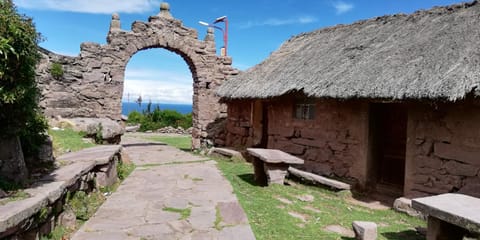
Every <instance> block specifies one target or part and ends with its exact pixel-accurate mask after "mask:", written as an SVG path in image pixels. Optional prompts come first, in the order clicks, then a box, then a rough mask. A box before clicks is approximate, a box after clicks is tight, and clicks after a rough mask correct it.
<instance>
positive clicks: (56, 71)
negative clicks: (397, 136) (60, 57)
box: [50, 63, 63, 79]
mask: <svg viewBox="0 0 480 240" xmlns="http://www.w3.org/2000/svg"><path fill="white" fill-rule="evenodd" d="M50 75H52V77H53V78H55V79H60V78H62V77H63V67H62V65H61V64H60V63H52V65H51V66H50Z"/></svg>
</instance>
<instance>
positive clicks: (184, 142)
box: [145, 136, 192, 152]
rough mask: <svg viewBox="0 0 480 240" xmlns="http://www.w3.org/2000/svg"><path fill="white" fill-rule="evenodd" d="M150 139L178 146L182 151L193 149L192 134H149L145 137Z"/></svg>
mask: <svg viewBox="0 0 480 240" xmlns="http://www.w3.org/2000/svg"><path fill="white" fill-rule="evenodd" d="M145 138H146V139H148V140H152V141H156V142H162V143H165V144H168V145H170V146H172V147H176V148H178V149H180V150H182V151H188V152H189V151H191V150H192V137H191V136H149V137H145Z"/></svg>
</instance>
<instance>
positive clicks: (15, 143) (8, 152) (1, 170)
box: [0, 137, 28, 183]
mask: <svg viewBox="0 0 480 240" xmlns="http://www.w3.org/2000/svg"><path fill="white" fill-rule="evenodd" d="M0 176H2V177H3V178H5V179H6V180H8V181H13V182H17V183H21V182H24V181H26V179H27V177H28V170H27V166H26V165H25V159H24V158H23V151H22V145H21V144H20V139H19V138H18V137H12V138H6V139H0Z"/></svg>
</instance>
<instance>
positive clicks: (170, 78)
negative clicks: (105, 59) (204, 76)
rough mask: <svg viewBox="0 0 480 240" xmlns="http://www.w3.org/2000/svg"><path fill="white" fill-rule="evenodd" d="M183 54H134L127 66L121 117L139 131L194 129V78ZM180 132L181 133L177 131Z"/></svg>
mask: <svg viewBox="0 0 480 240" xmlns="http://www.w3.org/2000/svg"><path fill="white" fill-rule="evenodd" d="M186 61H187V60H185V59H184V58H182V56H180V54H177V53H175V52H172V51H170V50H167V49H164V48H150V49H146V50H141V51H138V52H137V53H135V54H134V55H133V56H131V58H130V59H129V61H128V63H127V65H126V66H125V77H124V84H123V94H122V115H126V116H129V120H128V123H129V124H131V125H137V126H140V129H139V130H140V131H157V130H159V129H162V128H163V129H164V128H166V127H173V128H176V129H178V128H179V127H180V128H181V129H184V130H185V131H184V133H185V134H187V133H190V131H191V130H190V131H188V129H189V128H191V127H192V108H193V102H192V99H193V98H192V96H193V87H192V85H193V77H192V72H191V69H190V68H191V66H189V64H188V63H187V62H186ZM178 132H181V131H178Z"/></svg>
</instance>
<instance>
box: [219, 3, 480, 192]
mask: <svg viewBox="0 0 480 240" xmlns="http://www.w3.org/2000/svg"><path fill="white" fill-rule="evenodd" d="M479 41H480V4H479V3H478V2H477V1H474V2H471V3H465V4H459V5H453V6H448V7H436V8H433V9H430V10H427V11H417V12H415V13H413V14H410V15H405V14H396V15H391V16H383V17H377V18H373V19H369V20H364V21H359V22H355V23H353V24H350V25H337V26H334V27H329V28H324V29H320V30H317V31H314V32H310V33H305V34H300V35H298V36H295V37H293V38H291V39H289V40H288V41H286V42H285V43H284V44H283V45H282V46H281V47H280V49H279V50H277V51H275V52H274V53H272V55H271V56H270V57H268V58H267V59H266V60H265V61H264V62H262V63H260V64H258V65H257V66H254V67H253V68H251V69H249V70H247V71H246V72H243V73H241V74H239V75H238V76H235V77H232V78H230V79H229V80H228V81H226V82H225V83H224V84H223V85H222V86H221V87H220V88H219V90H218V91H217V94H218V95H219V96H220V97H221V98H222V100H223V102H225V103H226V104H227V105H228V121H227V123H226V130H227V136H226V140H225V142H226V145H227V146H230V147H236V148H245V147H252V146H255V147H262V148H272V149H280V150H283V151H285V152H288V153H290V154H293V155H295V156H298V157H300V158H302V159H304V160H305V165H304V166H303V168H304V169H305V170H307V171H311V172H314V173H317V174H321V175H327V176H335V177H339V178H342V179H344V180H350V181H352V182H354V183H356V186H357V187H359V188H361V189H368V190H374V191H379V192H388V193H393V194H395V195H396V196H402V195H403V196H407V197H419V196H425V195H432V194H440V193H446V192H458V193H464V194H469V195H472V196H476V197H480V175H479V169H480V98H479V97H480V88H479V86H480V45H479Z"/></svg>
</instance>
